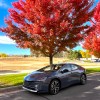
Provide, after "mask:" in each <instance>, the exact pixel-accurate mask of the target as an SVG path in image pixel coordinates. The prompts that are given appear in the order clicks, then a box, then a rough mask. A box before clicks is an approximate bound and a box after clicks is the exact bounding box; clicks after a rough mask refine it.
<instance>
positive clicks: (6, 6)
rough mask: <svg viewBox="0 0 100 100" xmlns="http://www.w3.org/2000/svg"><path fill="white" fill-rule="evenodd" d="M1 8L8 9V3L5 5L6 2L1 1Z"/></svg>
mask: <svg viewBox="0 0 100 100" xmlns="http://www.w3.org/2000/svg"><path fill="white" fill-rule="evenodd" d="M0 7H2V8H8V7H9V5H8V4H7V3H5V2H4V0H0Z"/></svg>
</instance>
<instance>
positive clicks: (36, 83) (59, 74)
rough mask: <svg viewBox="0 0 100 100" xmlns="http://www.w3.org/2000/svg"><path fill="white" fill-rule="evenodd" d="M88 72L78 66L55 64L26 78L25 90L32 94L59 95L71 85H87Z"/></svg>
mask: <svg viewBox="0 0 100 100" xmlns="http://www.w3.org/2000/svg"><path fill="white" fill-rule="evenodd" d="M86 80H87V77H86V70H85V69H84V68H83V67H81V66H79V65H76V64H72V63H62V64H53V65H52V68H51V67H50V66H46V67H43V68H41V69H39V70H37V71H34V72H32V73H30V74H29V75H27V76H26V77H25V78H24V83H23V89H25V90H28V91H31V92H38V93H40V92H49V93H50V94H57V93H58V92H59V91H60V89H62V88H65V87H67V86H69V85H72V84H76V83H80V84H82V85H84V84H85V83H86Z"/></svg>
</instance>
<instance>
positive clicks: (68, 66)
mask: <svg viewBox="0 0 100 100" xmlns="http://www.w3.org/2000/svg"><path fill="white" fill-rule="evenodd" d="M65 69H67V70H68V71H71V66H70V65H69V64H66V65H64V66H63V67H62V68H61V71H63V70H65Z"/></svg>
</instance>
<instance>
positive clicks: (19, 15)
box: [1, 0, 94, 64]
mask: <svg viewBox="0 0 100 100" xmlns="http://www.w3.org/2000/svg"><path fill="white" fill-rule="evenodd" d="M93 1H94V0H18V1H17V2H14V3H12V5H13V8H12V9H9V13H10V15H9V17H8V18H7V19H5V23H6V24H7V27H5V28H1V31H2V32H5V33H6V34H7V36H9V37H10V38H11V39H13V40H15V42H16V43H17V44H18V46H19V47H21V48H31V49H33V50H37V51H38V50H39V51H41V52H42V53H43V54H44V55H46V56H48V57H49V58H50V64H52V63H53V56H54V55H55V54H56V53H58V52H61V51H63V50H65V49H66V47H67V48H73V47H75V46H76V45H77V43H78V42H79V41H80V40H82V38H83V37H82V34H85V33H87V31H89V30H88V26H86V25H84V23H86V22H87V21H90V19H91V16H92V14H93V10H90V8H91V7H92V5H93Z"/></svg>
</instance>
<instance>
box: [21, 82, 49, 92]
mask: <svg viewBox="0 0 100 100" xmlns="http://www.w3.org/2000/svg"><path fill="white" fill-rule="evenodd" d="M22 88H23V89H24V90H26V91H30V92H38V93H40V92H48V90H49V84H48V83H45V82H34V81H31V82H29V83H27V82H24V84H23V87H22Z"/></svg>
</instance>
